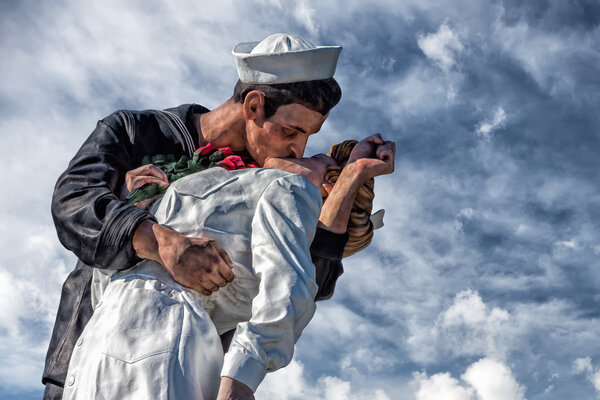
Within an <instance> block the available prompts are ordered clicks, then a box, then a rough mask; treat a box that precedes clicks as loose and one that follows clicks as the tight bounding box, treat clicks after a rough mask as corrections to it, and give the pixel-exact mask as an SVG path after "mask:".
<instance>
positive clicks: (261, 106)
mask: <svg viewBox="0 0 600 400" xmlns="http://www.w3.org/2000/svg"><path fill="white" fill-rule="evenodd" d="M244 118H246V119H247V120H254V121H255V120H262V119H264V118H265V93H264V92H261V91H260V90H251V91H250V92H248V94H246V99H245V100H244Z"/></svg>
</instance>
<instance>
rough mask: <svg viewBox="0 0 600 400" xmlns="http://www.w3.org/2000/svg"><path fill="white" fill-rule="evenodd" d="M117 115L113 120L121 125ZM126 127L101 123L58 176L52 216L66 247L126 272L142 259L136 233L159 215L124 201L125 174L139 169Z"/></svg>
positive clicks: (98, 263) (90, 260) (86, 259)
mask: <svg viewBox="0 0 600 400" xmlns="http://www.w3.org/2000/svg"><path fill="white" fill-rule="evenodd" d="M115 115H117V114H113V116H111V117H109V118H112V121H116V120H117V118H116V117H115ZM130 135H131V133H128V132H127V129H125V127H124V126H123V125H121V126H119V124H118V123H116V124H112V126H111V125H109V124H107V123H106V122H105V121H104V120H103V121H99V122H98V125H97V126H96V129H95V130H94V131H93V132H92V134H91V135H90V136H89V138H88V139H87V140H86V141H85V143H84V144H83V145H82V147H81V148H80V149H79V151H78V152H77V154H76V155H75V157H74V158H73V159H72V160H71V162H70V163H69V166H68V167H67V169H66V171H65V172H64V173H63V174H62V175H61V176H60V177H59V178H58V181H57V183H56V186H55V188H54V194H53V197H52V217H53V219H54V224H55V226H56V230H57V233H58V238H59V240H60V241H61V243H62V244H63V245H64V246H65V247H66V248H67V249H69V250H71V251H72V252H73V253H75V255H76V256H77V257H78V258H79V259H81V260H82V261H83V262H84V263H86V264H88V265H90V266H94V267H97V268H109V269H124V268H128V267H130V266H132V265H133V264H135V263H136V262H137V261H139V258H137V256H136V255H135V251H134V249H133V245H132V239H133V234H134V233H135V230H136V228H137V227H138V225H139V224H140V223H141V222H142V221H144V220H145V219H153V217H152V216H151V215H150V214H149V213H148V212H147V211H144V210H141V209H139V208H137V207H135V206H133V205H131V204H128V203H127V202H125V201H121V200H119V198H118V194H117V191H118V188H120V186H121V185H122V183H123V178H124V176H125V173H126V172H127V171H129V170H131V169H133V168H134V167H135V166H134V160H133V148H132V147H133V145H132V140H133V137H130Z"/></svg>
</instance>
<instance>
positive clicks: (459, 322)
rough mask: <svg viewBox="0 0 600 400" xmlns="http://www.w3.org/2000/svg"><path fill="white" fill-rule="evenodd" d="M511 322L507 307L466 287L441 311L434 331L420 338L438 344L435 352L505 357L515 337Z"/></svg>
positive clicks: (432, 348) (434, 348)
mask: <svg viewBox="0 0 600 400" xmlns="http://www.w3.org/2000/svg"><path fill="white" fill-rule="evenodd" d="M511 323H512V317H511V315H510V313H509V312H508V311H507V310H505V309H502V308H497V307H492V308H490V307H488V306H487V305H486V304H485V303H484V302H483V300H482V299H481V297H480V296H479V293H477V292H476V291H473V290H470V289H467V290H464V291H462V292H460V293H458V294H457V295H456V296H455V298H454V301H453V303H452V304H451V305H450V306H449V307H448V308H447V309H446V310H444V311H443V312H441V313H440V314H439V316H438V318H437V320H436V322H435V324H434V326H433V329H432V330H431V334H430V335H429V336H424V337H422V338H421V339H422V340H425V341H426V342H427V341H430V342H433V343H432V344H435V346H434V347H431V350H430V351H432V352H435V351H438V352H441V353H442V354H451V355H453V356H493V357H499V358H503V357H504V356H505V355H506V354H507V352H508V351H509V349H510V347H511V345H512V342H513V341H514V336H515V332H514V331H513V329H514V328H513V327H512V326H511ZM421 346H422V347H423V346H426V345H424V343H421ZM435 357H436V358H437V357H443V356H442V355H439V354H438V355H437V356H435Z"/></svg>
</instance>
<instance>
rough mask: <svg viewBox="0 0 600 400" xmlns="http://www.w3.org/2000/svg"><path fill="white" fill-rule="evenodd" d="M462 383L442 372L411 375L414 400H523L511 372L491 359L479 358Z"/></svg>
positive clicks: (468, 370)
mask: <svg viewBox="0 0 600 400" xmlns="http://www.w3.org/2000/svg"><path fill="white" fill-rule="evenodd" d="M461 379H462V381H463V382H459V381H458V380H457V379H456V378H453V377H452V376H451V374H450V373H448V372H443V373H438V374H435V375H432V376H431V377H427V374H426V373H424V372H420V373H414V374H413V384H415V383H416V385H417V386H418V388H417V390H416V391H415V400H523V399H524V395H523V393H524V389H523V387H521V385H519V384H518V382H517V381H516V380H515V378H514V376H513V374H512V372H511V370H510V368H508V367H507V366H506V365H505V364H503V363H502V362H500V361H498V360H495V359H492V358H482V359H481V360H479V361H476V362H474V363H473V364H471V365H470V366H469V367H468V368H467V369H466V371H465V373H464V374H462V375H461Z"/></svg>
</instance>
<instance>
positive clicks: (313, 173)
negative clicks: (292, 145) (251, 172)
mask: <svg viewBox="0 0 600 400" xmlns="http://www.w3.org/2000/svg"><path fill="white" fill-rule="evenodd" d="M330 165H337V163H336V162H335V161H334V159H333V158H331V157H329V156H327V155H325V154H316V155H314V156H312V157H310V158H293V157H286V158H279V157H272V158H267V160H266V161H265V164H264V167H265V168H277V169H281V170H283V171H287V172H291V173H293V174H299V175H303V176H305V177H306V178H307V179H308V180H309V181H310V182H311V183H312V184H313V185H315V186H316V187H317V188H318V189H319V191H320V192H321V196H322V197H323V198H324V199H325V198H327V196H328V194H329V192H330V191H331V188H332V185H331V184H330V183H329V182H327V181H326V180H325V172H327V167H328V166H330Z"/></svg>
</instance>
